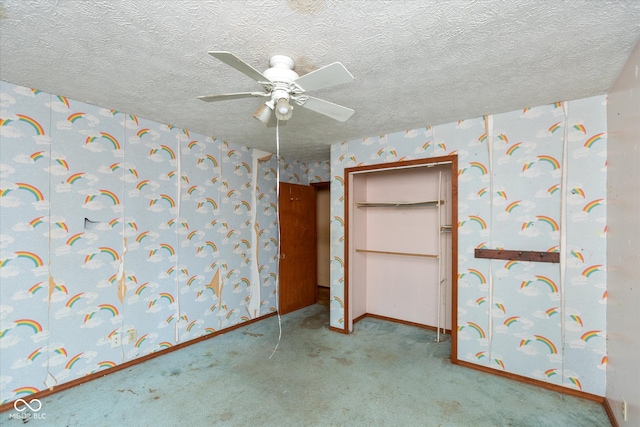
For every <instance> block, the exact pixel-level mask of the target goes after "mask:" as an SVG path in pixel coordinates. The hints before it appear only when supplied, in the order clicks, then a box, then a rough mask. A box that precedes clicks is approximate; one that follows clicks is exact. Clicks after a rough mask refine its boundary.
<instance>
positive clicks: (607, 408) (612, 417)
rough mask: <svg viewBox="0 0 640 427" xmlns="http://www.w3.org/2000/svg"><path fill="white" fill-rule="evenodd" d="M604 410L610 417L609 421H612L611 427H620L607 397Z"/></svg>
mask: <svg viewBox="0 0 640 427" xmlns="http://www.w3.org/2000/svg"><path fill="white" fill-rule="evenodd" d="M603 405H604V410H605V411H606V412H607V416H608V417H609V421H611V425H612V426H613V427H619V426H620V424H618V420H617V419H616V416H615V415H614V413H613V408H612V407H611V403H610V402H609V399H607V398H606V397H605V398H604V402H603Z"/></svg>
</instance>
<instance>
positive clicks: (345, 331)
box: [329, 326, 349, 335]
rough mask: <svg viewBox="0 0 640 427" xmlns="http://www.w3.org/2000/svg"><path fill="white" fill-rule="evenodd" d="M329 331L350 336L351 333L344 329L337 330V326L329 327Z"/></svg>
mask: <svg viewBox="0 0 640 427" xmlns="http://www.w3.org/2000/svg"><path fill="white" fill-rule="evenodd" d="M329 330H330V331H332V332H338V333H340V334H345V335H349V331H347V330H345V329H342V328H336V327H335V326H329Z"/></svg>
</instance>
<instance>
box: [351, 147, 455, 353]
mask: <svg viewBox="0 0 640 427" xmlns="http://www.w3.org/2000/svg"><path fill="white" fill-rule="evenodd" d="M457 187H458V182H457V156H442V157H434V158H429V159H423V160H412V161H405V162H395V163H387V164H380V165H369V166H361V167H354V168H347V169H345V260H344V261H345V295H344V296H345V304H344V306H345V322H344V323H345V327H344V332H345V333H349V332H352V331H353V324H354V323H355V322H357V321H358V320H359V319H361V318H363V317H366V316H371V317H378V318H383V319H386V320H392V321H397V322H400V323H406V324H411V325H414V326H419V327H424V328H427V329H434V330H436V331H437V333H438V337H439V334H440V331H441V330H442V332H445V330H446V331H448V332H450V333H451V357H452V360H457V346H456V339H457V305H458V302H457V240H458V234H457V227H456V226H455V225H456V224H457V209H458V207H457Z"/></svg>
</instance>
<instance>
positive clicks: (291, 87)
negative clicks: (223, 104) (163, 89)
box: [198, 51, 354, 127]
mask: <svg viewBox="0 0 640 427" xmlns="http://www.w3.org/2000/svg"><path fill="white" fill-rule="evenodd" d="M209 54H210V55H211V56H213V57H215V58H217V59H219V60H220V61H222V62H224V63H225V64H227V65H229V66H231V67H233V68H235V69H236V70H238V71H240V72H241V73H244V74H246V75H247V76H249V77H251V78H252V79H254V80H255V81H257V82H258V83H260V84H261V85H262V87H263V88H264V92H238V93H226V94H221V95H208V96H199V97H198V99H201V100H203V101H207V102H215V101H226V100H229V99H240V98H251V97H257V98H260V97H265V98H269V100H268V101H266V102H265V103H264V104H263V105H262V106H261V107H260V108H259V109H258V110H257V111H256V112H255V113H254V115H253V117H255V118H256V119H258V120H260V121H261V122H262V123H264V124H265V125H267V126H269V127H271V126H275V124H276V119H277V120H280V121H282V122H283V123H281V124H284V123H286V121H287V120H289V119H290V118H291V116H292V114H293V106H292V105H291V103H292V102H293V103H296V104H298V105H300V106H302V107H304V108H307V109H309V110H312V111H315V112H317V113H320V114H324V115H325V116H328V117H331V118H332V119H335V120H338V121H341V122H344V121H346V120H348V119H349V117H351V115H352V114H353V113H354V110H352V109H351V108H347V107H343V106H341V105H338V104H334V103H333V102H329V101H325V100H323V99H319V98H314V97H313V96H309V95H307V94H306V92H307V91H312V90H317V89H323V88H326V87H330V86H335V85H339V84H342V83H349V82H352V81H353V76H352V75H351V73H350V72H349V71H347V69H346V68H345V67H344V65H342V64H341V63H339V62H334V63H333V64H329V65H327V66H325V67H322V68H319V69H317V70H315V71H312V72H310V73H308V74H305V75H304V76H302V77H300V76H298V74H297V73H296V72H295V71H293V68H294V62H293V59H291V58H290V57H288V56H285V55H274V56H272V57H271V59H269V66H270V68H269V69H267V70H265V72H264V73H261V72H259V71H258V70H256V69H255V68H253V67H252V66H251V65H249V64H247V63H246V62H244V61H243V60H241V59H240V58H238V57H237V56H235V55H234V54H232V53H230V52H223V51H214V52H209ZM274 113H275V117H274Z"/></svg>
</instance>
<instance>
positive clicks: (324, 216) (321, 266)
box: [311, 182, 331, 307]
mask: <svg viewBox="0 0 640 427" xmlns="http://www.w3.org/2000/svg"><path fill="white" fill-rule="evenodd" d="M311 186H313V187H314V188H315V189H316V260H317V261H316V282H317V295H318V298H317V302H318V304H321V305H324V306H326V307H328V306H329V298H330V286H331V281H330V277H329V276H330V271H331V266H330V260H331V235H330V234H331V233H330V221H331V189H330V184H329V182H318V183H313V184H311Z"/></svg>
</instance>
